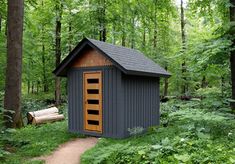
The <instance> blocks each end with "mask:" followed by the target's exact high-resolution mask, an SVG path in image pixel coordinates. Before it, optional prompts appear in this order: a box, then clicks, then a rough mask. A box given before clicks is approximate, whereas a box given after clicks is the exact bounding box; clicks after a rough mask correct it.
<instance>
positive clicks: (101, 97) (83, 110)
mask: <svg viewBox="0 0 235 164" xmlns="http://www.w3.org/2000/svg"><path fill="white" fill-rule="evenodd" d="M94 73H99V74H100V76H101V77H100V79H101V80H100V99H101V101H99V103H100V104H99V105H100V110H101V111H100V112H99V114H100V115H101V116H100V117H101V121H100V122H99V123H100V126H101V131H95V130H88V129H86V119H85V114H86V113H85V112H86V111H85V110H86V109H85V105H86V104H85V92H86V90H85V74H94ZM82 90H83V95H82V101H83V103H82V104H83V108H82V112H83V130H84V131H86V132H93V133H94V132H95V133H100V134H102V133H103V73H102V71H101V70H100V71H84V72H83V86H82Z"/></svg>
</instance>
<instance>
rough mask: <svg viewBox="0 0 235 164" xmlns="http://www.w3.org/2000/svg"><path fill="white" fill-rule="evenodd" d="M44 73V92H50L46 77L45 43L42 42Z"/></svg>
mask: <svg viewBox="0 0 235 164" xmlns="http://www.w3.org/2000/svg"><path fill="white" fill-rule="evenodd" d="M42 73H43V92H48V90H49V87H48V83H47V75H46V59H45V45H44V41H42Z"/></svg>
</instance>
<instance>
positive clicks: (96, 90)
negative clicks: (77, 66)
mask: <svg viewBox="0 0 235 164" xmlns="http://www.w3.org/2000/svg"><path fill="white" fill-rule="evenodd" d="M83 80H84V81H83V101H84V104H83V108H84V109H83V112H84V129H85V130H88V131H96V132H100V133H101V132H102V73H101V72H100V71H99V72H84V73H83Z"/></svg>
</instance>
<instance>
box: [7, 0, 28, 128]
mask: <svg viewBox="0 0 235 164" xmlns="http://www.w3.org/2000/svg"><path fill="white" fill-rule="evenodd" d="M23 13H24V1H23V0H8V13H7V15H8V16H7V22H8V23H7V25H8V26H7V29H8V32H7V68H6V85H5V95H4V109H5V111H4V112H5V114H6V116H10V117H11V118H12V121H10V120H9V119H8V117H5V121H6V126H7V127H9V128H20V127H22V126H23V122H22V117H21V80H22V79H21V75H22V38H23ZM10 111H12V112H10ZM13 112H14V113H13Z"/></svg>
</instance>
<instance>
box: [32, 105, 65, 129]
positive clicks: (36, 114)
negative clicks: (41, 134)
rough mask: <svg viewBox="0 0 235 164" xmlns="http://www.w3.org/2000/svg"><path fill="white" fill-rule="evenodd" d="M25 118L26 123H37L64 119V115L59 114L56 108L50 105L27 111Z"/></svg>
mask: <svg viewBox="0 0 235 164" xmlns="http://www.w3.org/2000/svg"><path fill="white" fill-rule="evenodd" d="M27 119H28V124H33V125H38V124H44V123H48V122H55V121H60V120H64V115H63V114H59V110H58V108H56V107H51V108H48V109H43V110H38V111H33V112H28V113H27Z"/></svg>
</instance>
